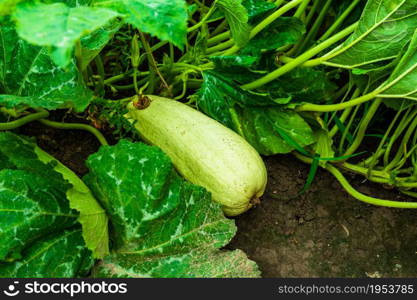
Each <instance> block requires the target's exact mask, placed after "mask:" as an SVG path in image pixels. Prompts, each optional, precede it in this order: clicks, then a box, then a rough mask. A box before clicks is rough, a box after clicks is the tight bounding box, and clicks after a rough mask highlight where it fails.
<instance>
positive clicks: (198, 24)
mask: <svg viewBox="0 0 417 300" xmlns="http://www.w3.org/2000/svg"><path fill="white" fill-rule="evenodd" d="M216 8H217V6H216V4H215V3H214V4H212V6H211V7H210V10H209V11H208V12H207V13H206V14H205V15H204V17H203V18H202V19H201V21H200V22H198V23H197V24H195V25H194V26H192V27H189V28H188V29H187V32H188V33H190V32H192V31H194V30H197V29H198V28H200V27H201V26H203V25H204V24H205V23H206V22H207V20H208V18H210V16H211V15H212V14H213V13H214V11H215V10H216Z"/></svg>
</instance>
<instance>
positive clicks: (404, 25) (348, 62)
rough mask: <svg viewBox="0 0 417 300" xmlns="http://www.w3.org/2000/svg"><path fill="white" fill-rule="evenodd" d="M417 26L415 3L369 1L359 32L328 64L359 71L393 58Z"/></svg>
mask: <svg viewBox="0 0 417 300" xmlns="http://www.w3.org/2000/svg"><path fill="white" fill-rule="evenodd" d="M416 27H417V11H416V2H415V0H369V1H368V3H367V5H366V7H365V9H364V12H363V14H362V17H361V19H360V21H359V25H358V28H357V29H356V31H355V32H354V33H353V34H352V35H351V36H350V37H349V38H348V39H347V40H346V41H345V42H344V43H343V44H342V45H341V46H339V47H338V48H336V49H335V50H334V51H333V52H331V54H330V55H332V56H335V57H333V58H332V59H331V60H329V62H330V63H331V64H332V65H335V66H339V67H343V68H357V67H361V66H364V65H367V64H370V63H375V62H380V61H387V60H390V59H393V58H395V57H396V56H397V54H398V53H399V52H400V51H401V49H402V47H404V45H406V44H407V43H408V42H409V41H410V39H411V37H412V35H413V33H414V30H415V28H416Z"/></svg>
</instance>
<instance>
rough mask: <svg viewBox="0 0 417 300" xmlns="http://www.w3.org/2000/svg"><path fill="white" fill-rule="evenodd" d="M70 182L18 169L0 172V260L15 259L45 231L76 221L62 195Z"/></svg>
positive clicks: (74, 213)
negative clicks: (58, 181) (59, 182)
mask: <svg viewBox="0 0 417 300" xmlns="http://www.w3.org/2000/svg"><path fill="white" fill-rule="evenodd" d="M68 188H70V185H69V184H68V183H66V182H65V181H64V180H62V181H61V184H57V182H56V180H51V179H50V178H45V177H43V176H40V175H37V174H35V173H31V172H28V171H21V170H8V169H5V170H1V171H0V239H1V241H2V243H1V244H0V261H2V260H3V261H4V260H6V261H10V260H15V259H16V258H19V257H20V253H21V251H22V250H23V249H24V248H25V247H26V246H27V245H29V244H31V243H32V242H33V241H35V240H36V239H38V238H40V237H42V236H44V235H45V234H49V233H52V232H54V231H57V230H60V229H64V228H68V227H70V226H72V225H74V224H75V223H76V221H77V218H78V214H77V213H76V212H75V211H73V210H71V209H70V207H69V203H68V201H67V198H66V196H65V191H66V190H67V189H68Z"/></svg>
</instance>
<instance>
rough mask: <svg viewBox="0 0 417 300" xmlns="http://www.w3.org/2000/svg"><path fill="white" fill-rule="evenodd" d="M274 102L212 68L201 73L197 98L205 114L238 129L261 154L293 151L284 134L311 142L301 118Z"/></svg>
mask: <svg viewBox="0 0 417 300" xmlns="http://www.w3.org/2000/svg"><path fill="white" fill-rule="evenodd" d="M276 101H277V99H274V98H272V97H269V96H268V95H259V94H254V93H250V92H248V91H244V90H242V89H241V88H240V87H239V86H238V85H236V84H234V83H233V82H232V81H231V80H230V79H227V78H225V77H222V76H221V75H219V74H217V73H215V72H212V71H211V72H205V73H204V82H203V85H202V86H201V88H200V90H199V92H198V98H197V104H198V107H199V108H200V109H201V110H202V111H203V112H204V113H206V114H207V115H209V116H210V117H212V118H213V119H215V120H217V121H219V122H221V123H223V124H224V125H226V126H227V127H229V128H231V129H233V130H235V131H237V132H238V133H239V134H240V135H242V136H243V137H244V138H245V139H246V140H247V141H248V142H249V143H250V144H251V145H252V146H254V147H255V148H256V150H258V152H259V153H261V154H264V155H272V154H278V153H289V152H291V151H292V150H294V149H295V147H294V146H293V145H290V144H289V143H288V141H285V138H286V137H289V138H291V139H293V140H294V141H295V142H296V143H297V144H299V145H301V146H306V145H310V144H312V143H314V141H315V139H314V135H313V131H312V130H311V128H310V126H309V125H308V124H307V123H306V122H305V121H304V120H303V118H301V116H300V115H298V113H296V112H294V111H287V110H284V109H283V108H282V106H279V105H278V104H277V103H276ZM283 134H285V138H283Z"/></svg>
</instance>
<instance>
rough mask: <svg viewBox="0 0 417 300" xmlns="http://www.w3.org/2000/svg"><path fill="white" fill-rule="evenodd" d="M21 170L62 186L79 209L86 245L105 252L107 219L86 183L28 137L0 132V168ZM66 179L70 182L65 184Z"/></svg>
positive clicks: (98, 255)
mask: <svg viewBox="0 0 417 300" xmlns="http://www.w3.org/2000/svg"><path fill="white" fill-rule="evenodd" d="M2 168H8V169H16V170H24V171H28V172H31V173H34V174H37V175H39V176H41V177H43V178H45V179H47V180H49V181H50V182H52V183H53V184H54V185H56V186H62V188H61V189H62V192H63V193H64V194H65V195H66V198H67V199H68V201H69V205H70V207H71V208H72V209H75V210H77V211H79V212H80V215H79V217H78V221H79V222H80V223H81V225H82V227H83V236H84V239H85V241H86V244H87V247H88V248H89V249H90V250H92V251H93V254H94V257H95V258H103V257H104V256H105V255H107V254H109V237H108V225H107V223H108V219H107V216H106V213H105V211H104V210H103V208H101V206H100V205H99V204H98V202H97V201H96V199H95V198H94V196H93V195H92V194H91V191H90V190H89V189H88V187H87V186H86V185H85V184H84V183H83V182H82V181H81V179H80V178H78V177H77V175H76V174H75V173H74V172H72V171H71V170H69V169H68V168H67V167H65V166H64V165H63V164H61V163H60V162H59V161H57V160H56V159H55V158H54V157H52V156H51V155H49V154H48V153H46V152H44V151H43V150H41V149H40V148H39V147H37V146H36V145H35V144H33V143H31V142H30V141H28V140H26V139H24V138H22V137H20V136H18V135H15V134H13V133H10V132H4V133H0V169H2ZM68 183H70V185H68Z"/></svg>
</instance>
